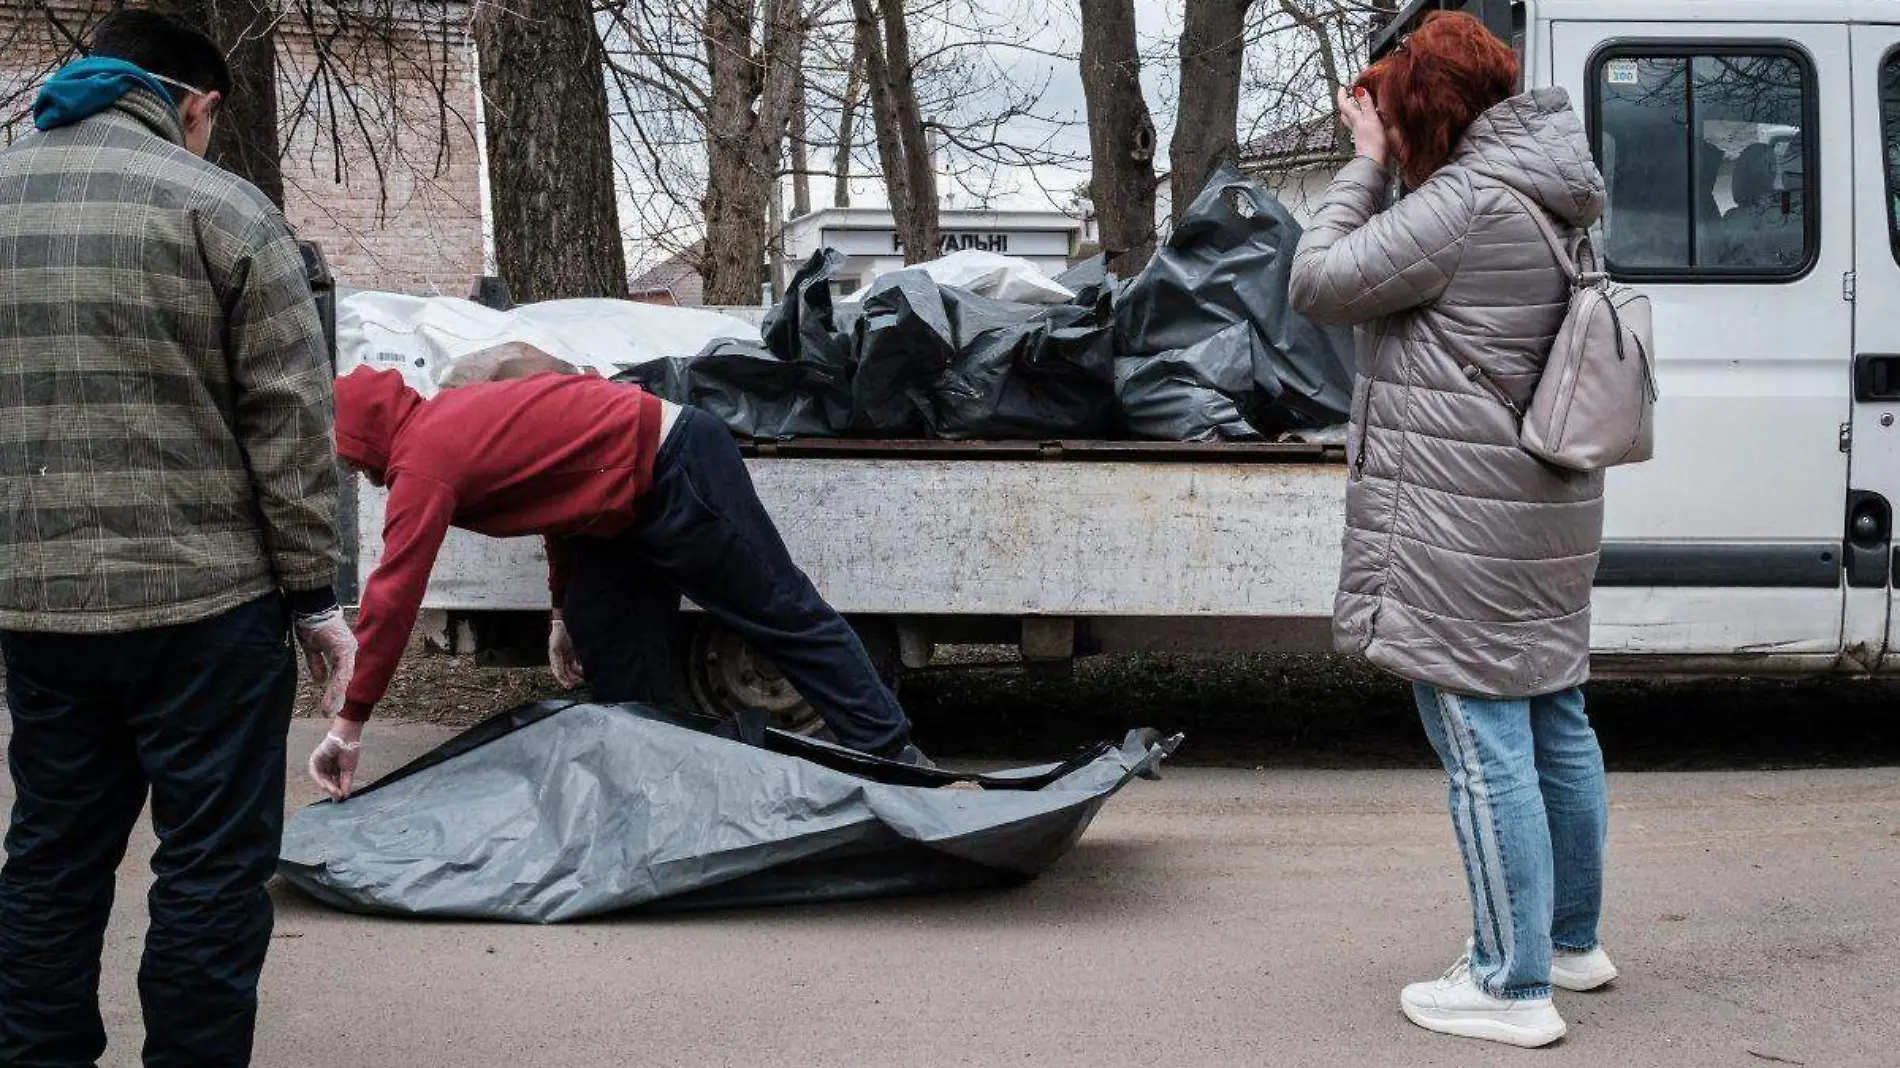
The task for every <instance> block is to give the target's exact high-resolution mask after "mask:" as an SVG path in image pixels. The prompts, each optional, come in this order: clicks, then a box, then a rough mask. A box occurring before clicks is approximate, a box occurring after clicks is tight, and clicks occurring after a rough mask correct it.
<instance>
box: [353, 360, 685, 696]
mask: <svg viewBox="0 0 1900 1068" xmlns="http://www.w3.org/2000/svg"><path fill="white" fill-rule="evenodd" d="M660 418H661V417H660V402H659V400H658V399H657V398H655V397H652V396H650V395H648V394H646V393H644V392H642V391H641V390H639V389H638V388H636V387H634V386H627V385H621V384H618V383H615V382H609V381H607V380H605V379H602V378H593V377H585V376H580V375H560V374H543V375H535V376H533V377H531V378H521V379H514V380H511V381H502V382H478V383H474V384H472V385H467V386H460V387H457V388H455V389H451V390H446V391H444V392H443V393H441V394H439V395H438V396H436V397H435V398H433V399H431V400H426V401H425V400H423V399H422V395H421V394H419V393H417V392H416V391H415V390H413V389H410V388H409V386H408V384H407V383H405V382H404V381H403V380H402V375H401V374H400V373H398V372H396V371H373V370H370V369H369V368H367V367H359V368H357V369H356V370H354V371H352V372H350V373H349V374H348V375H346V376H344V377H343V378H341V379H339V380H338V381H337V384H336V451H337V453H338V454H339V455H340V456H342V457H343V459H345V460H347V461H349V462H350V463H352V464H355V465H356V466H358V467H360V468H363V469H364V470H366V471H368V472H369V473H370V474H371V476H372V477H373V478H374V479H375V480H376V481H378V482H381V483H382V484H384V485H387V486H388V487H389V502H388V505H387V506H386V510H385V512H384V515H383V559H382V563H381V564H379V565H377V568H376V573H375V574H373V575H371V576H370V577H369V581H368V582H367V583H365V584H364V586H363V596H362V603H361V605H360V607H359V610H358V612H357V617H356V639H357V643H358V645H359V647H360V648H359V649H358V652H357V657H356V676H355V678H354V679H352V680H351V682H350V690H349V695H348V700H347V702H346V703H345V704H344V706H343V716H344V718H346V719H354V720H365V719H368V718H369V715H370V711H371V710H372V709H374V708H375V707H376V702H378V701H380V700H382V697H383V692H384V691H385V690H387V689H388V688H389V678H390V676H391V675H392V674H394V673H395V670H396V663H397V662H398V661H399V660H401V659H402V653H403V650H404V648H405V647H407V646H408V644H409V632H410V631H412V630H413V629H415V625H416V613H417V612H418V611H419V610H420V609H421V607H422V593H423V590H424V589H425V588H426V587H427V586H428V584H429V571H430V569H431V568H433V567H434V566H435V556H436V552H437V551H438V550H439V549H440V548H441V547H442V539H443V538H444V537H446V536H447V534H448V530H449V528H450V527H451V526H455V527H461V528H462V529H464V530H472V531H474V532H476V533H477V534H486V535H488V536H489V537H493V538H512V537H519V536H522V535H527V534H539V535H542V536H544V537H556V536H562V535H570V534H585V535H589V536H593V537H612V536H613V535H615V534H618V533H620V532H621V531H623V530H626V529H627V528H628V527H629V526H631V525H632V524H633V521H634V513H635V507H636V505H637V504H638V503H639V501H640V498H641V497H642V496H644V495H645V493H646V491H647V488H648V487H649V486H650V485H651V484H652V482H653V459H654V456H655V455H656V454H657V453H658V452H659V437H660ZM565 585H566V568H565V566H564V563H563V561H562V559H561V556H560V554H559V553H558V552H557V551H555V548H554V546H553V544H552V543H550V544H549V547H548V586H549V589H550V590H551V591H552V592H553V594H554V603H555V604H556V605H557V606H558V605H559V604H560V603H561V595H562V594H563V593H564V592H565Z"/></svg>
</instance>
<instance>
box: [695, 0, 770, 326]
mask: <svg viewBox="0 0 1900 1068" xmlns="http://www.w3.org/2000/svg"><path fill="white" fill-rule="evenodd" d="M752 29H753V9H752V3H751V0H707V3H706V27H705V34H704V35H705V38H706V63H707V67H708V71H709V78H708V81H709V83H710V84H711V86H712V102H711V105H710V106H709V107H708V108H707V112H706V162H707V171H706V179H707V180H706V198H705V201H704V208H705V214H706V264H705V272H704V274H705V283H706V303H708V304H756V303H758V299H759V281H760V278H759V272H760V270H761V268H762V266H763V264H764V260H765V242H764V237H765V229H764V228H765V225H766V219H765V214H766V202H765V191H766V190H765V187H764V186H763V185H762V184H761V183H759V182H757V181H755V180H753V175H754V174H755V172H756V171H757V170H758V169H759V168H760V167H761V166H762V165H763V164H764V163H765V162H766V161H763V160H757V159H754V158H753V157H752V151H753V146H754V145H755V144H756V143H757V140H758V139H757V137H756V136H755V132H756V129H755V128H756V126H757V125H758V113H757V112H756V111H755V110H753V109H754V106H755V104H756V103H757V101H758V99H759V93H760V92H761V90H762V85H761V83H762V81H763V78H762V77H761V71H760V69H759V64H758V62H757V56H756V54H755V52H754V50H753V47H752Z"/></svg>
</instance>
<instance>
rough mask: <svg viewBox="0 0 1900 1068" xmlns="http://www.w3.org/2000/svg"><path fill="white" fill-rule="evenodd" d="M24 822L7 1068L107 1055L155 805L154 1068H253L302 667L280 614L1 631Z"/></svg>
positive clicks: (3, 1025) (1, 1028) (0, 880)
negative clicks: (136, 627)
mask: <svg viewBox="0 0 1900 1068" xmlns="http://www.w3.org/2000/svg"><path fill="white" fill-rule="evenodd" d="M0 645H3V646H4V649H5V652H6V661H7V705H8V708H9V710H10V711H11V713H12V721H13V736H12V740H11V742H10V743H9V745H8V748H7V762H8V766H9V768H10V770H11V772H12V776H13V789H14V801H13V817H12V822H11V823H10V824H9V826H8V828H7V836H6V852H7V861H6V867H5V868H4V870H0V1065H7V1066H9V1068H29V1066H30V1068H40V1066H52V1065H58V1066H61V1068H65V1066H69V1065H90V1064H92V1063H94V1062H95V1061H97V1060H98V1058H99V1056H100V1054H101V1053H103V1052H104V1050H105V1048H106V1034H105V1028H104V1026H103V1024H102V1023H101V1021H100V1017H99V971H100V962H99V954H100V950H101V948H102V946H103V945H104V940H105V929H106V920H107V918H108V916H109V914H110V913H111V911H112V897H113V882H114V873H115V872H116V871H117V870H118V867H119V862H120V861H121V860H122V859H124V856H125V848H126V839H127V837H128V836H129V835H130V834H131V831H132V827H133V824H135V823H136V822H137V821H138V818H139V812H140V810H141V809H143V808H144V806H145V801H146V795H147V793H148V792H149V793H150V796H151V802H152V825H153V829H154V830H155V831H156V832H157V835H158V842H159V845H158V852H157V854H156V856H155V857H154V858H153V860H152V871H153V874H154V875H155V876H156V877H157V879H156V881H155V882H154V883H153V885H152V890H151V896H150V900H149V906H150V911H151V928H150V930H149V931H148V932H147V934H146V938H145V959H144V962H143V964H142V965H141V967H140V969H139V997H140V1001H141V1003H142V1005H143V1008H144V1015H145V1035H146V1038H145V1051H144V1052H145V1063H146V1064H147V1065H149V1066H154V1068H158V1066H165V1068H169V1066H174V1065H178V1066H182V1065H210V1066H220V1068H222V1066H234V1065H245V1064H249V1063H250V1059H251V1035H252V1030H253V1027H254V1025H255V1023H256V1019H257V977H258V973H259V972H261V971H262V970H263V967H264V954H265V952H266V950H268V949H269V947H270V936H271V903H270V897H269V895H268V894H267V893H266V892H265V889H264V883H265V881H266V880H267V879H269V878H270V876H271V873H272V872H273V871H274V870H275V869H276V866H277V854H278V849H279V845H280V842H281V839H282V835H283V827H284V756H285V753H284V750H285V740H286V739H285V736H286V734H287V732H288V731H289V729H290V714H291V706H292V703H293V702H294V701H295V698H296V686H297V669H296V661H295V659H294V658H293V657H292V654H291V648H290V627H289V616H288V614H287V612H286V610H285V608H284V605H283V602H282V601H281V600H280V599H279V598H277V597H275V596H272V597H268V598H263V599H260V600H256V601H253V602H251V603H249V604H246V605H243V606H241V607H239V608H236V609H234V610H232V611H230V612H227V613H225V614H224V615H221V616H217V617H214V618H212V619H208V620H204V621H201V622H197V623H190V624H185V625H181V626H175V627H162V628H157V629H153V630H144V631H134V632H130V633H125V634H101V635H69V634H40V633H32V634H28V633H19V632H10V633H6V634H0Z"/></svg>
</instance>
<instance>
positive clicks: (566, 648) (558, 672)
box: [548, 616, 582, 690]
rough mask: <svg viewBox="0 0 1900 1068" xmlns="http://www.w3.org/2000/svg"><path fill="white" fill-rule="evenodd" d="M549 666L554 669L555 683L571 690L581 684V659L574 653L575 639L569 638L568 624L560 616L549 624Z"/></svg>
mask: <svg viewBox="0 0 1900 1068" xmlns="http://www.w3.org/2000/svg"><path fill="white" fill-rule="evenodd" d="M548 666H549V667H551V668H553V669H554V681H555V682H558V683H560V684H561V685H563V686H565V687H567V688H568V689H570V690H571V689H573V688H574V687H576V686H579V685H580V684H581V681H582V675H581V658H580V656H579V655H578V654H576V653H575V652H574V639H573V638H571V637H569V636H568V633H567V623H566V621H564V620H563V619H561V617H560V616H555V617H554V620H553V622H551V623H549V624H548Z"/></svg>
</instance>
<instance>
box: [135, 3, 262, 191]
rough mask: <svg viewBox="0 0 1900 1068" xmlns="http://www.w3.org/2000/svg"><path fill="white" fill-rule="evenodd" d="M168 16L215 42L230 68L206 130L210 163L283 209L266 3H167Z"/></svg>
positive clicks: (165, 8)
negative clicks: (227, 90) (227, 86)
mask: <svg viewBox="0 0 1900 1068" xmlns="http://www.w3.org/2000/svg"><path fill="white" fill-rule="evenodd" d="M162 10H166V11H169V12H171V13H172V14H175V15H177V16H178V17H179V18H181V19H183V20H184V21H186V22H189V23H190V24H192V25H193V26H196V27H197V28H198V29H200V30H203V31H204V32H205V33H206V34H207V35H209V36H210V37H211V39H212V40H214V41H216V42H217V43H218V47H220V48H222V49H223V50H224V53H225V57H226V62H227V63H229V64H230V67H231V95H230V97H229V98H228V99H226V100H225V101H224V103H223V104H221V105H219V107H218V121H217V124H216V125H215V126H213V127H212V130H211V150H210V151H209V152H208V153H207V154H206V155H207V156H208V157H209V159H210V160H211V162H213V163H216V164H217V165H218V166H220V167H223V168H224V169H225V170H227V171H230V172H231V173H232V174H235V175H237V176H238V177H240V178H243V179H245V180H246V181H248V182H250V183H251V184H252V185H254V186H256V187H257V188H258V189H259V190H261V191H262V192H263V194H264V195H265V196H267V197H269V198H270V199H271V203H273V204H276V205H277V206H278V207H279V208H281V207H283V206H284V169H283V166H282V162H281V160H282V155H281V151H280V146H279V143H278V130H277V33H276V24H277V12H276V10H275V7H274V5H272V4H271V3H269V2H267V0H171V2H169V3H167V4H165V5H164V6H163V8H162Z"/></svg>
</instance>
